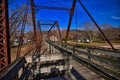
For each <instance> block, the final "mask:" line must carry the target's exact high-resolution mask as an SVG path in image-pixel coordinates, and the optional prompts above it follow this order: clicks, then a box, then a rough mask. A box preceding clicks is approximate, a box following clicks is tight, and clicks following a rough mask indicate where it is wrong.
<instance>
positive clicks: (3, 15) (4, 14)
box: [0, 0, 11, 71]
mask: <svg viewBox="0 0 120 80" xmlns="http://www.w3.org/2000/svg"><path fill="white" fill-rule="evenodd" d="M9 40H10V36H9V23H8V0H0V71H1V70H3V69H4V68H5V67H6V66H7V65H8V64H9V63H10V62H11V59H10V41H9Z"/></svg>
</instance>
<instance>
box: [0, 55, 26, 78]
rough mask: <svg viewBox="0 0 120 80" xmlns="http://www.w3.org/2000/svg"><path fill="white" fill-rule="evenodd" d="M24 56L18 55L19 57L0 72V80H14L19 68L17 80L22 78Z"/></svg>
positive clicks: (23, 73)
mask: <svg viewBox="0 0 120 80" xmlns="http://www.w3.org/2000/svg"><path fill="white" fill-rule="evenodd" d="M25 63H26V61H25V58H24V57H20V58H19V59H17V60H15V61H14V62H12V63H11V64H10V65H9V66H8V67H6V68H5V69H4V70H2V71H1V72H0V80H14V79H15V78H16V77H18V76H19V75H18V73H19V71H20V69H22V72H21V76H19V80H23V76H24V75H25V69H24V68H25Z"/></svg>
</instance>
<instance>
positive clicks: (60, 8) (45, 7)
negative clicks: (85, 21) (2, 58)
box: [35, 6, 70, 11]
mask: <svg viewBox="0 0 120 80" xmlns="http://www.w3.org/2000/svg"><path fill="white" fill-rule="evenodd" d="M35 7H36V8H38V9H53V10H68V11H69V10H70V8H63V7H53V6H35Z"/></svg>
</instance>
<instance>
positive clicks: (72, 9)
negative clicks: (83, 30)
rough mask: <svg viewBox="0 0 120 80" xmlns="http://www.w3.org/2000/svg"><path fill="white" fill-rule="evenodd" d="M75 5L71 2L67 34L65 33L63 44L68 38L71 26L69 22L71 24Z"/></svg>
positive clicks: (74, 1)
mask: <svg viewBox="0 0 120 80" xmlns="http://www.w3.org/2000/svg"><path fill="white" fill-rule="evenodd" d="M75 5H76V0H73V3H72V8H71V11H70V18H69V22H68V27H67V33H66V37H65V43H67V39H68V36H69V32H70V26H71V22H72V18H73V13H74V8H75Z"/></svg>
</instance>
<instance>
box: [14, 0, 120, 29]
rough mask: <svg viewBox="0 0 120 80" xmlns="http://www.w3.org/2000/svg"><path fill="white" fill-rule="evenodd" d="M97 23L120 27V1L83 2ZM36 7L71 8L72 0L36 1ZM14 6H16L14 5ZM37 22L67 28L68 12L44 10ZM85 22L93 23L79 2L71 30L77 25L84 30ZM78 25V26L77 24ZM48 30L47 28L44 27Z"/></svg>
mask: <svg viewBox="0 0 120 80" xmlns="http://www.w3.org/2000/svg"><path fill="white" fill-rule="evenodd" d="M81 1H82V3H83V4H84V5H85V7H86V8H87V9H88V11H89V12H90V13H91V15H92V16H93V18H94V19H95V21H96V22H97V23H98V24H99V25H101V24H111V25H113V26H115V27H118V26H119V25H120V0H81ZM24 2H25V0H19V2H16V4H21V3H24ZM34 2H35V5H41V6H57V7H67V8H71V5H72V0H34ZM12 6H14V5H12ZM36 20H58V22H59V25H60V27H61V28H62V29H63V28H65V29H66V28H67V25H68V20H69V12H68V11H58V10H44V9H41V10H39V12H37V14H36ZM85 21H91V20H90V18H89V17H88V15H87V14H86V13H85V11H84V10H83V8H82V7H81V6H80V5H79V3H78V2H77V4H76V8H75V11H74V15H73V20H72V24H71V29H75V28H76V25H77V27H79V28H82V27H83V26H84V25H83V24H84V22H85ZM76 23H77V24H76ZM42 28H43V29H48V28H47V27H45V26H44V27H42Z"/></svg>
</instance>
